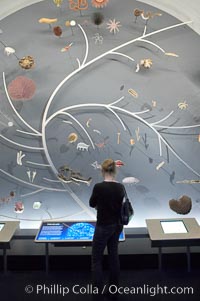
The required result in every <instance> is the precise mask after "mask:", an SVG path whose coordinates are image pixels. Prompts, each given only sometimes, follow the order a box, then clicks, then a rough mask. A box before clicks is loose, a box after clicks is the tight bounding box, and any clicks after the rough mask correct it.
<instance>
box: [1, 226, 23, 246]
mask: <svg viewBox="0 0 200 301" xmlns="http://www.w3.org/2000/svg"><path fill="white" fill-rule="evenodd" d="M19 223H20V222H19V221H2V222H0V243H7V242H10V240H11V239H12V237H13V235H14V233H15V231H16V230H17V228H18V227H19Z"/></svg>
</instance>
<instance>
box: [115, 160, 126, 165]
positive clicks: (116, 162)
mask: <svg viewBox="0 0 200 301" xmlns="http://www.w3.org/2000/svg"><path fill="white" fill-rule="evenodd" d="M115 165H116V166H117V167H121V166H124V162H122V161H121V160H116V161H115Z"/></svg>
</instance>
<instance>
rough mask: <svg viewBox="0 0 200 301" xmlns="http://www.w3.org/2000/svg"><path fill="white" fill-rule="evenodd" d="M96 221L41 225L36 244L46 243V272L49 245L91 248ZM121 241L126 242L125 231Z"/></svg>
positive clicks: (47, 268)
mask: <svg viewBox="0 0 200 301" xmlns="http://www.w3.org/2000/svg"><path fill="white" fill-rule="evenodd" d="M95 224H96V221H81V220H75V221H61V220H51V221H43V222H42V223H41V225H40V228H39V230H38V233H37V235H36V237H35V242H37V243H45V264H46V272H47V273H48V270H49V244H50V243H51V244H53V245H54V246H55V247H71V246H82V247H86V246H91V244H92V239H93V235H94V230H95ZM119 241H125V233H124V230H123V231H122V232H121V234H120V238H119Z"/></svg>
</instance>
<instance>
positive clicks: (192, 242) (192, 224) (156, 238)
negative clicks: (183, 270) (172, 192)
mask: <svg viewBox="0 0 200 301" xmlns="http://www.w3.org/2000/svg"><path fill="white" fill-rule="evenodd" d="M146 224H147V229H148V232H149V236H150V239H151V246H152V247H157V248H158V265H159V270H161V269H162V248H163V247H179V246H184V247H186V253H187V269H188V272H190V271H191V258H190V247H191V246H200V226H199V224H198V223H197V221H196V219H195V218H176V219H175V218H173V219H146Z"/></svg>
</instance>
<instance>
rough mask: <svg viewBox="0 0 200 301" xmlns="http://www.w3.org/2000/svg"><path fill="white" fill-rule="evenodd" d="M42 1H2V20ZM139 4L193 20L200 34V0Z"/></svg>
mask: <svg viewBox="0 0 200 301" xmlns="http://www.w3.org/2000/svg"><path fill="white" fill-rule="evenodd" d="M41 1H43V0H0V20H1V19H3V18H5V17H6V16H8V15H10V14H12V13H13V12H15V11H17V10H19V9H21V8H23V7H25V6H28V5H31V4H33V3H36V2H41ZM52 1H53V0H52ZM112 1H113V0H112ZM137 2H138V6H139V5H141V3H142V2H144V3H147V4H149V5H152V6H154V7H157V8H159V9H161V10H163V11H165V12H167V13H169V14H170V15H172V16H174V17H176V18H178V19H180V20H181V21H189V20H192V21H193V23H192V24H191V25H189V26H190V27H191V28H192V29H193V30H195V31H196V32H198V33H199V34H200V18H199V16H200V0H138V1H137Z"/></svg>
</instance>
